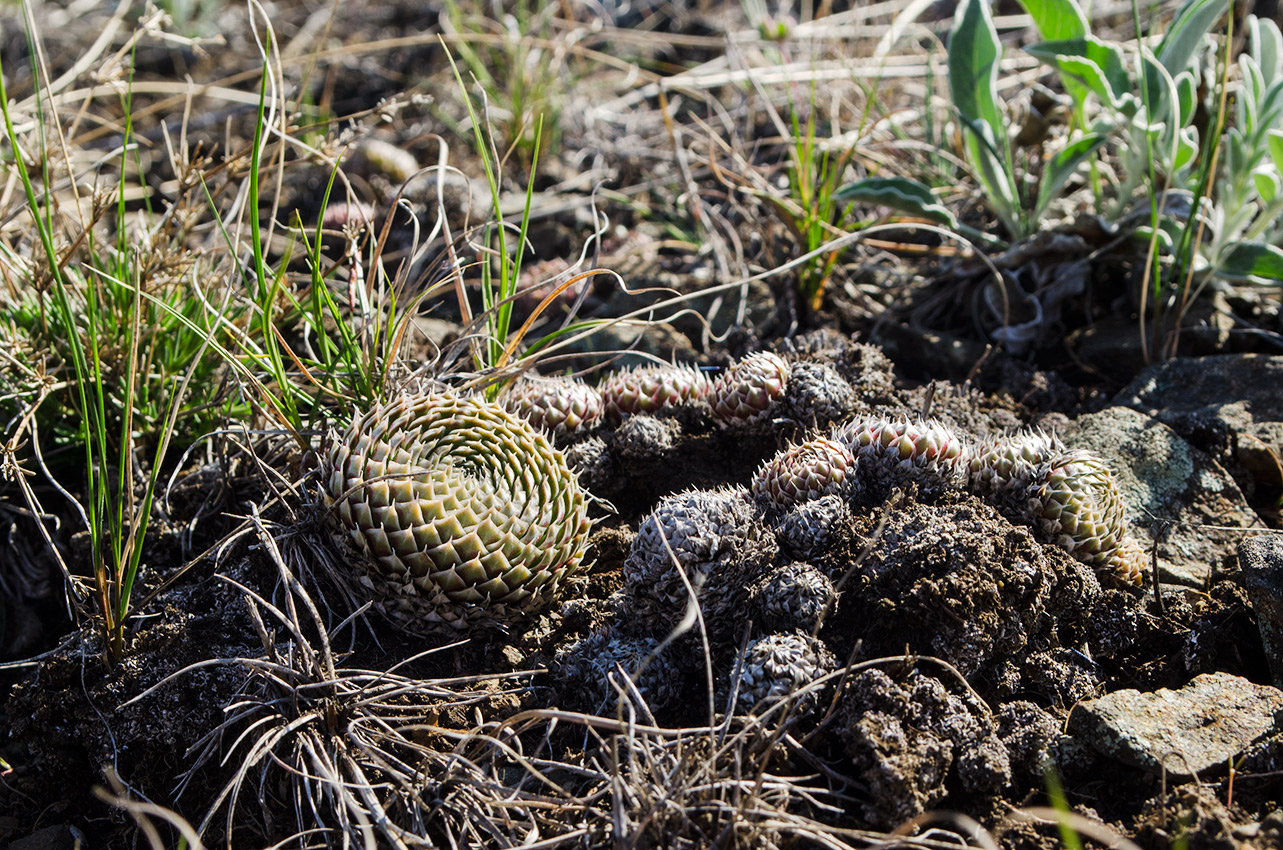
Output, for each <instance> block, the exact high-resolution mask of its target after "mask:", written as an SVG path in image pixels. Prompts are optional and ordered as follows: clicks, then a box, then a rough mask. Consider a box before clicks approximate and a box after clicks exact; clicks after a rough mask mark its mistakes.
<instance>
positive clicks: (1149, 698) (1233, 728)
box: [1069, 673, 1283, 780]
mask: <svg viewBox="0 0 1283 850" xmlns="http://www.w3.org/2000/svg"><path fill="white" fill-rule="evenodd" d="M1279 711H1283V691H1280V690H1279V689H1278V688H1274V687H1271V686H1269V685H1257V684H1254V683H1252V682H1250V681H1248V680H1247V679H1244V678H1242V677H1240V676H1234V675H1231V674H1229V673H1204V674H1203V675H1201V676H1196V677H1194V680H1193V681H1192V682H1190V683H1189V684H1188V685H1186V686H1185V687H1183V688H1181V689H1180V690H1179V691H1172V690H1167V689H1166V688H1164V689H1162V690H1158V691H1154V692H1153V693H1142V692H1140V691H1134V690H1122V691H1115V692H1113V693H1112V694H1107V695H1105V696H1103V697H1101V698H1099V699H1094V700H1088V701H1086V702H1082V703H1079V704H1078V706H1077V707H1076V708H1075V709H1074V711H1073V713H1072V714H1071V715H1070V717H1069V731H1070V734H1072V735H1073V736H1074V737H1075V738H1086V739H1087V740H1088V741H1089V742H1090V743H1091V745H1092V746H1093V747H1094V748H1095V749H1096V750H1097V751H1099V752H1100V753H1102V754H1103V755H1106V756H1109V757H1110V758H1114V759H1117V760H1118V761H1121V762H1124V763H1126V764H1130V765H1133V766H1136V767H1140V768H1143V769H1145V770H1148V771H1150V772H1151V773H1154V774H1161V773H1162V772H1163V770H1164V768H1166V772H1167V774H1168V775H1169V776H1171V777H1173V778H1176V779H1178V780H1179V779H1185V778H1190V777H1192V776H1194V775H1196V774H1198V775H1201V774H1203V773H1206V772H1208V771H1214V770H1217V769H1218V768H1222V767H1224V766H1225V763H1226V760H1227V759H1230V758H1233V757H1234V756H1236V755H1238V754H1239V753H1240V752H1242V751H1243V750H1245V749H1246V748H1247V747H1249V746H1250V745H1251V744H1252V743H1253V742H1254V741H1256V740H1257V739H1259V738H1261V737H1262V736H1264V735H1266V734H1268V733H1270V732H1271V731H1272V730H1273V729H1274V727H1275V717H1274V715H1275V713H1276V712H1279Z"/></svg>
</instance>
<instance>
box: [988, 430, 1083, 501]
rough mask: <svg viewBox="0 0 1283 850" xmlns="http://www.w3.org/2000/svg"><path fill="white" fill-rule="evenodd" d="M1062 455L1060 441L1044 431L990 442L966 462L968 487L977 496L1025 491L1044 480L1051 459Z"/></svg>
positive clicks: (1030, 432) (1012, 435) (1004, 437)
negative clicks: (968, 477)
mask: <svg viewBox="0 0 1283 850" xmlns="http://www.w3.org/2000/svg"><path fill="white" fill-rule="evenodd" d="M1064 451H1065V447H1064V445H1063V444H1062V443H1061V442H1060V440H1058V439H1057V438H1056V437H1054V436H1052V435H1051V434H1048V433H1046V432H1045V431H1027V432H1024V433H1019V434H1010V435H1006V436H1002V437H996V438H990V439H988V440H985V441H984V442H983V443H981V444H980V446H979V447H977V449H976V450H975V452H973V453H972V455H971V458H970V460H969V461H968V465H969V467H970V474H971V487H972V489H973V490H976V491H977V492H980V493H994V492H1002V491H1018V490H1021V489H1025V488H1028V487H1029V486H1030V485H1033V484H1036V483H1037V482H1038V481H1040V480H1042V479H1043V478H1044V477H1046V475H1047V472H1048V464H1049V463H1050V462H1051V460H1052V458H1054V457H1055V456H1056V455H1058V454H1061V453H1063V452H1064Z"/></svg>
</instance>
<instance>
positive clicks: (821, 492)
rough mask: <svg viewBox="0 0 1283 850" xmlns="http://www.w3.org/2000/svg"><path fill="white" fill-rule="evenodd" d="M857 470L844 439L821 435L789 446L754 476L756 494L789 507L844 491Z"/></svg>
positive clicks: (784, 508) (785, 508)
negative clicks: (843, 441)
mask: <svg viewBox="0 0 1283 850" xmlns="http://www.w3.org/2000/svg"><path fill="white" fill-rule="evenodd" d="M854 470H855V457H854V455H852V454H851V451H850V449H848V448H847V447H846V446H844V445H842V444H841V443H838V442H835V441H833V440H830V439H827V438H825V437H817V438H816V439H814V440H807V441H806V442H804V443H798V444H796V445H793V446H789V447H788V448H787V449H785V450H784V451H782V452H780V453H779V454H777V455H776V456H775V457H773V458H771V459H770V460H768V461H767V462H766V463H764V464H762V467H761V468H760V469H758V471H757V474H756V475H754V476H753V495H754V496H757V497H758V498H759V499H765V500H767V501H768V502H769V503H770V504H771V505H772V506H773V507H775V508H776V509H778V510H787V509H788V508H791V507H793V506H794V505H797V504H800V503H801V502H809V501H811V500H812V499H818V498H820V497H822V496H827V495H829V494H830V493H836V494H841V493H842V492H843V491H844V490H845V489H846V487H847V485H848V483H849V480H850V478H851V476H852V475H853V474H854Z"/></svg>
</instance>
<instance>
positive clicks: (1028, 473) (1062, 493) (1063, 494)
mask: <svg viewBox="0 0 1283 850" xmlns="http://www.w3.org/2000/svg"><path fill="white" fill-rule="evenodd" d="M969 467H970V475H971V488H972V489H973V490H974V491H976V492H977V493H979V494H981V495H984V496H987V497H989V498H990V499H991V500H993V501H995V502H997V503H998V504H999V506H1000V507H1003V508H1004V509H1006V510H1009V511H1010V510H1012V509H1013V508H1014V509H1015V510H1017V511H1018V512H1020V513H1021V514H1022V516H1021V517H1020V518H1021V519H1024V520H1025V521H1026V522H1030V523H1032V524H1034V525H1036V526H1038V527H1039V528H1040V529H1041V530H1042V531H1043V532H1044V533H1045V534H1047V535H1048V536H1050V537H1051V538H1052V539H1053V540H1055V541H1056V543H1057V545H1059V546H1060V547H1061V548H1062V549H1065V550H1066V551H1067V552H1069V553H1070V554H1071V555H1073V556H1074V557H1075V558H1077V559H1078V560H1080V561H1082V562H1083V563H1087V564H1091V565H1092V566H1094V567H1095V568H1096V569H1098V570H1101V571H1105V572H1108V573H1110V574H1111V575H1113V576H1114V577H1115V578H1117V579H1118V580H1120V581H1123V582H1127V583H1130V584H1140V583H1141V580H1142V577H1143V576H1144V570H1145V565H1146V560H1147V559H1146V556H1145V552H1144V550H1143V549H1142V548H1141V547H1140V544H1139V543H1137V542H1136V541H1135V540H1134V539H1132V538H1130V537H1129V536H1128V533H1127V516H1126V511H1125V510H1124V507H1123V502H1122V498H1121V496H1120V495H1119V493H1118V487H1117V485H1116V483H1115V480H1114V474H1113V471H1112V470H1111V469H1110V468H1109V464H1108V462H1106V460H1105V459H1104V458H1103V457H1101V456H1100V455H1098V454H1096V453H1095V452H1091V451H1086V450H1082V449H1079V450H1071V449H1067V448H1066V447H1065V445H1064V443H1062V442H1061V441H1060V440H1059V439H1058V438H1056V437H1054V436H1052V435H1050V434H1047V433H1044V432H1042V431H1029V432H1025V433H1020V434H1010V435H1007V436H1003V437H997V438H993V439H990V440H987V441H986V442H985V443H983V444H982V445H981V446H980V447H979V448H978V449H977V450H976V451H975V452H974V454H973V455H972V457H971V458H970V461H969Z"/></svg>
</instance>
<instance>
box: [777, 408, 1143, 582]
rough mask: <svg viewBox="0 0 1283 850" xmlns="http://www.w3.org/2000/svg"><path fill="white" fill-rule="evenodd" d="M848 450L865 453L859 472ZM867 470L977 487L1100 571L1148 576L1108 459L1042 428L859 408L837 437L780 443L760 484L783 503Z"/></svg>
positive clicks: (873, 474) (840, 485)
mask: <svg viewBox="0 0 1283 850" xmlns="http://www.w3.org/2000/svg"><path fill="white" fill-rule="evenodd" d="M843 450H845V452H846V453H845V454H844V453H843ZM847 457H851V458H854V459H855V460H856V461H858V463H859V473H860V475H855V474H853V470H854V467H855V464H853V463H851V462H849V461H848V460H847ZM861 476H864V477H867V478H870V479H880V480H883V481H886V480H895V479H897V478H898V479H906V480H907V479H919V480H922V479H927V480H932V481H935V482H940V483H944V484H948V485H951V486H956V487H964V488H968V489H970V490H971V491H972V492H974V493H976V494H977V495H979V496H981V497H984V498H987V499H989V500H990V501H993V502H994V503H995V504H996V505H998V506H999V507H1001V508H1004V509H1006V510H1007V511H1008V513H1009V514H1011V515H1012V518H1013V519H1016V520H1020V521H1023V522H1026V523H1028V524H1030V525H1033V526H1035V527H1036V528H1038V529H1039V530H1040V531H1042V532H1043V533H1044V534H1045V535H1046V536H1047V537H1048V538H1049V539H1051V540H1052V541H1054V542H1055V543H1056V544H1057V545H1059V546H1060V547H1061V548H1063V549H1065V550H1066V551H1068V552H1069V553H1070V554H1071V555H1073V556H1074V557H1075V558H1077V559H1078V560H1080V561H1083V562H1084V563H1088V564H1091V565H1092V566H1093V567H1095V568H1096V569H1097V570H1098V571H1101V572H1105V573H1108V574H1110V575H1112V576H1113V577H1114V578H1116V579H1118V580H1119V581H1122V582H1126V583H1129V584H1140V583H1141V580H1142V577H1143V576H1144V569H1145V564H1146V556H1145V552H1144V550H1143V549H1142V548H1141V546H1140V545H1139V544H1138V543H1137V542H1136V541H1135V540H1134V539H1132V538H1131V537H1130V536H1129V535H1128V533H1127V517H1126V513H1125V510H1124V506H1123V501H1122V498H1121V496H1120V494H1119V492H1118V487H1117V485H1116V483H1115V480H1114V475H1113V472H1112V471H1111V470H1110V468H1109V464H1108V462H1107V461H1106V460H1105V459H1104V458H1103V457H1101V456H1100V455H1098V454H1096V453H1095V452H1092V451H1088V450H1085V449H1070V448H1067V447H1066V446H1065V445H1064V444H1063V443H1062V442H1061V441H1060V440H1059V439H1057V438H1056V437H1054V436H1052V435H1050V434H1046V433H1044V432H1041V431H1029V432H1023V433H1018V434H1013V435H1006V436H1001V437H995V438H991V439H988V440H985V441H983V442H981V443H980V444H978V445H974V446H973V445H971V444H970V443H969V442H968V441H967V439H966V438H964V437H962V436H960V435H958V434H955V433H954V432H953V431H952V430H951V429H949V428H948V427H946V426H945V425H944V424H942V423H940V422H936V421H931V420H916V421H914V420H908V419H886V418H876V417H868V418H859V419H855V420H852V421H850V422H847V423H844V424H842V425H839V426H838V427H836V428H835V429H834V430H833V433H832V435H831V437H827V438H826V437H819V438H815V439H812V440H808V441H806V442H803V443H800V444H797V445H794V446H790V447H789V448H786V449H784V450H783V451H781V452H780V453H779V454H778V455H776V456H775V457H774V458H772V459H771V460H769V461H767V462H766V463H765V464H764V465H763V466H762V467H761V469H760V470H759V471H758V473H757V475H756V477H755V478H754V480H753V490H754V492H755V493H756V494H757V495H758V496H761V497H764V498H766V499H767V500H768V501H770V502H771V503H772V504H774V505H775V506H776V507H777V508H781V509H783V508H789V507H792V506H793V505H795V504H796V503H797V502H799V501H803V500H806V499H812V498H817V497H819V496H823V495H827V494H829V493H842V492H846V491H847V490H849V488H851V487H857V486H859V482H860V480H861Z"/></svg>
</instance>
